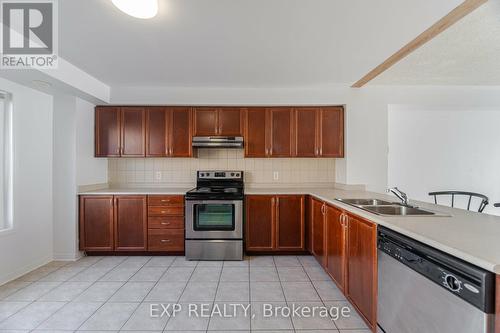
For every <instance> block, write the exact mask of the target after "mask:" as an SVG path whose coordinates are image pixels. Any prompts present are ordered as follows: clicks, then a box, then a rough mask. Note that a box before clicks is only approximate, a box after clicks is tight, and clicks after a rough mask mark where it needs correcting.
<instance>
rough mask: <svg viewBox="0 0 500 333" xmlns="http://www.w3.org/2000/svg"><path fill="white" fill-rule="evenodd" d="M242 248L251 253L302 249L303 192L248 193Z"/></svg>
mask: <svg viewBox="0 0 500 333" xmlns="http://www.w3.org/2000/svg"><path fill="white" fill-rule="evenodd" d="M245 209H246V219H245V227H246V236H245V248H246V250H247V251H250V252H280V251H281V252H290V251H299V252H302V251H304V250H305V210H304V209H305V197H304V196H303V195H248V196H246V202H245Z"/></svg>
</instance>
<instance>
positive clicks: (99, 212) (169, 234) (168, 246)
mask: <svg viewBox="0 0 500 333" xmlns="http://www.w3.org/2000/svg"><path fill="white" fill-rule="evenodd" d="M79 214H80V222H79V230H80V237H79V238H80V250H81V251H88V252H132V251H136V252H147V251H154V252H176V253H179V252H182V251H184V197H183V196H179V195H175V196H172V195H168V196H156V195H149V196H146V195H115V196H104V195H82V196H80V212H79Z"/></svg>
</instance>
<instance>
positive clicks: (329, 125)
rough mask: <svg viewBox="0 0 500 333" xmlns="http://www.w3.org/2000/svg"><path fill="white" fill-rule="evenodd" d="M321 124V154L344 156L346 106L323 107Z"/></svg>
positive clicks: (324, 155)
mask: <svg viewBox="0 0 500 333" xmlns="http://www.w3.org/2000/svg"><path fill="white" fill-rule="evenodd" d="M319 126H320V131H319V155H320V156H322V157H344V108H343V107H322V108H321V109H320V116H319Z"/></svg>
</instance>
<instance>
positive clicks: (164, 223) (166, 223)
mask: <svg viewBox="0 0 500 333" xmlns="http://www.w3.org/2000/svg"><path fill="white" fill-rule="evenodd" d="M161 225H170V222H162V223H161Z"/></svg>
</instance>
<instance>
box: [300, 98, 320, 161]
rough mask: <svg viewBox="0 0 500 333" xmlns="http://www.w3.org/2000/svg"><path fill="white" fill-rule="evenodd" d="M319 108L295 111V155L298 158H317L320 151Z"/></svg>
mask: <svg viewBox="0 0 500 333" xmlns="http://www.w3.org/2000/svg"><path fill="white" fill-rule="evenodd" d="M318 114H319V109H318V108H298V109H295V137H294V139H295V153H296V156H297V157H315V156H316V155H318V154H319V151H318V143H317V141H318Z"/></svg>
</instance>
